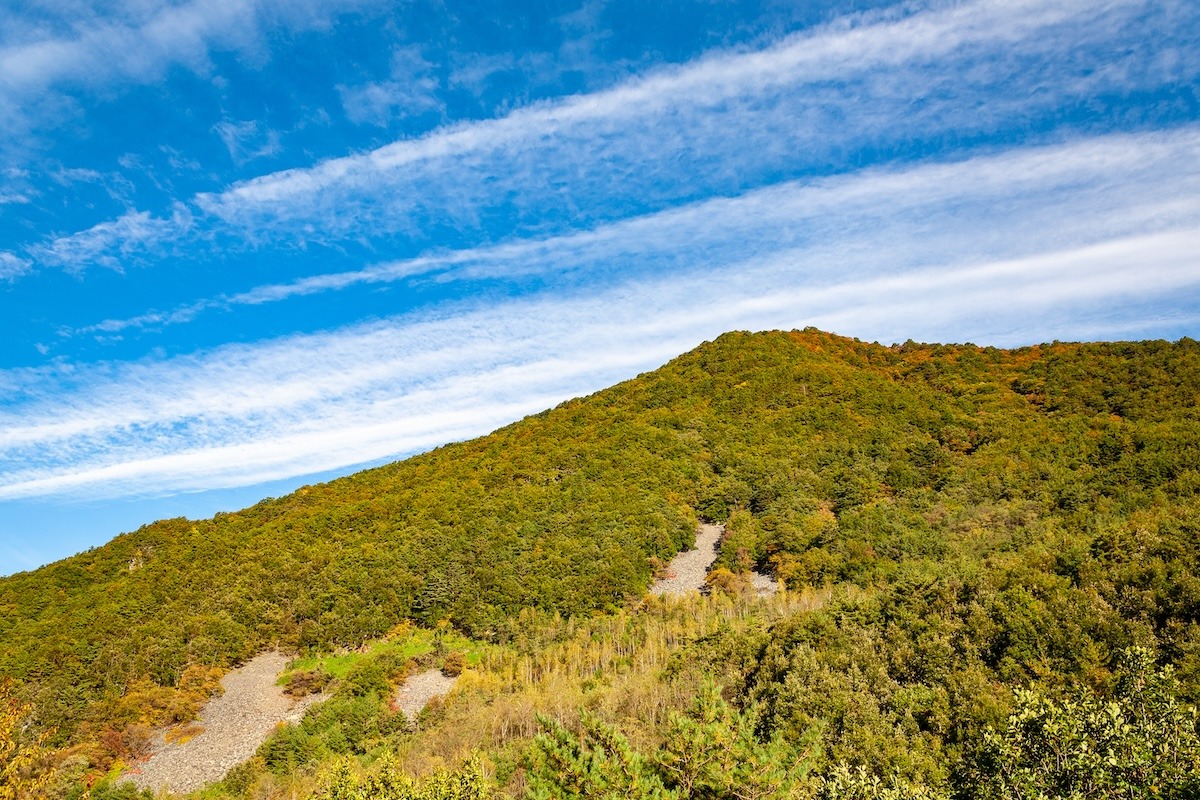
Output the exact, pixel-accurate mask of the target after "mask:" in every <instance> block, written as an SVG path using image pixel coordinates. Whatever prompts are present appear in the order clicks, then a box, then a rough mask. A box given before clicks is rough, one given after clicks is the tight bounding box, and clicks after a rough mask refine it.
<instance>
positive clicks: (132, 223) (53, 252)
mask: <svg viewBox="0 0 1200 800" xmlns="http://www.w3.org/2000/svg"><path fill="white" fill-rule="evenodd" d="M190 224H191V215H190V214H189V213H188V212H187V209H185V208H183V207H176V209H175V210H174V213H173V214H172V216H171V217H168V218H162V217H154V216H152V215H151V214H150V213H149V212H146V211H130V212H128V213H126V214H124V215H123V216H120V217H118V218H117V219H115V220H112V221H110V222H102V223H100V224H98V225H95V226H94V227H92V228H89V229H88V230H86V231H82V232H80V233H75V234H71V235H69V236H61V237H59V238H57V239H52V240H50V241H49V242H46V243H44V244H39V245H35V246H33V247H31V248H29V254H30V255H31V256H33V257H34V258H35V259H36V260H37V261H38V262H42V263H46V264H52V265H56V266H62V267H64V268H66V269H67V270H69V271H73V272H78V271H82V270H83V269H86V268H87V267H90V266H102V267H107V268H109V269H114V270H117V271H121V270H123V269H124V259H125V258H128V257H132V256H134V255H139V256H140V255H141V254H142V253H143V252H144V251H146V250H152V249H155V248H157V247H158V246H159V245H160V244H161V243H162V242H163V241H164V240H167V239H169V238H171V236H172V235H173V234H174V233H175V232H177V231H183V230H187V228H188V227H189V226H190Z"/></svg>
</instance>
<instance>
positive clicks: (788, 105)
mask: <svg viewBox="0 0 1200 800" xmlns="http://www.w3.org/2000/svg"><path fill="white" fill-rule="evenodd" d="M1198 31H1200V10H1196V9H1192V10H1189V7H1183V8H1174V9H1173V10H1172V11H1170V12H1169V13H1168V11H1165V10H1163V9H1162V8H1160V7H1158V6H1156V5H1153V6H1147V5H1146V4H1145V3H1142V2H1135V1H1134V0H1127V1H1123V0H1109V2H1102V3H1095V2H1085V1H1084V0H1054V1H1053V2H996V1H995V0H979V1H978V2H975V3H969V4H966V5H958V4H955V5H948V6H934V7H931V8H926V9H924V10H918V11H916V12H914V13H908V14H905V13H901V12H896V11H892V12H888V13H878V14H874V15H867V16H861V17H853V18H847V19H843V20H840V21H839V22H837V23H835V24H831V25H829V26H826V27H824V28H821V29H818V30H815V31H809V32H806V33H803V34H800V35H796V36H793V37H791V38H788V39H785V40H783V41H782V42H780V43H778V44H776V45H775V46H773V47H769V48H767V49H765V50H762V51H756V52H739V53H719V54H715V55H711V56H709V57H706V58H702V59H699V60H698V61H695V62H692V63H689V64H687V65H684V66H681V67H677V68H672V69H666V70H660V71H658V72H655V73H652V74H651V75H649V76H647V77H643V78H639V79H635V80H632V81H629V82H627V83H624V84H621V85H618V86H616V87H614V88H612V89H609V90H607V91H601V92H596V93H593V94H588V95H580V96H576V97H571V98H567V99H565V100H559V101H555V102H550V103H544V104H539V105H535V106H531V107H527V108H523V109H519V110H517V111H515V112H513V113H511V114H509V115H507V116H505V117H502V118H498V119H493V120H486V121H482V122H470V123H462V124H459V125H454V126H450V127H447V128H444V129H440V130H438V131H435V132H433V133H431V134H429V135H426V136H423V137H421V138H418V139H415V140H405V141H400V142H396V143H393V144H390V145H386V146H384V147H380V148H378V149H376V150H373V151H371V152H368V153H363V154H358V155H351V156H346V157H343V158H337V159H333V160H329V161H325V162H322V163H319V164H317V165H315V166H312V167H307V168H300V169H293V170H286V171H283V172H277V173H272V174H269V175H265V176H262V177H260V178H256V179H253V180H249V181H245V182H242V183H238V184H235V185H233V186H231V187H230V188H229V189H228V190H226V191H223V192H219V193H204V194H200V195H197V196H196V197H194V198H192V199H191V200H190V201H188V207H189V208H190V209H191V210H192V214H193V216H194V217H196V218H197V219H203V220H204V225H203V226H202V227H203V228H204V229H205V230H207V231H213V230H218V231H223V232H224V233H226V234H228V235H229V236H230V237H232V238H233V239H235V240H237V239H241V240H242V241H251V242H254V243H256V244H260V243H262V242H263V241H279V242H288V241H294V242H304V243H311V242H314V241H316V242H338V241H344V240H353V239H356V238H358V237H363V236H366V237H368V238H373V239H380V238H387V237H401V238H402V239H403V240H405V241H409V242H411V243H414V244H415V245H416V246H418V247H420V246H423V245H424V244H428V241H429V240H428V236H429V235H430V234H429V232H430V231H433V230H437V231H446V230H449V229H453V230H457V231H459V232H460V233H459V235H460V238H461V240H462V241H464V242H467V241H480V240H486V239H488V238H490V237H492V236H494V234H493V233H491V232H490V231H494V230H496V229H501V230H505V231H508V232H510V235H516V236H522V237H523V236H530V235H537V234H539V233H540V234H542V235H545V234H546V233H564V232H567V231H570V230H577V229H579V228H589V227H594V226H595V225H599V224H603V223H605V222H611V221H614V220H617V219H620V218H622V217H624V216H626V215H628V213H629V210H630V209H631V208H636V209H639V210H640V211H641V212H642V213H646V212H653V211H657V210H663V209H665V208H669V207H671V206H673V205H676V204H678V203H680V202H687V201H691V200H694V199H695V198H697V197H702V196H706V195H709V194H713V193H716V194H722V195H731V194H740V193H742V192H745V191H747V190H749V189H752V188H755V187H756V186H761V185H766V184H769V183H774V182H776V181H778V180H779V179H780V178H783V179H788V178H802V179H803V178H805V177H806V176H811V175H813V174H814V173H815V174H821V173H830V172H839V171H842V170H844V169H847V168H849V167H852V166H854V165H855V164H857V163H859V162H860V161H861V159H862V158H864V157H865V156H864V155H863V154H864V153H871V154H874V155H873V156H870V157H875V158H883V159H884V160H887V159H889V158H892V157H899V156H900V155H901V154H902V155H904V156H909V155H911V150H912V148H914V147H916V148H917V149H918V150H919V149H920V147H921V143H922V142H929V141H938V142H941V141H944V140H945V139H946V138H954V139H960V140H964V141H968V142H969V141H971V140H981V141H986V140H987V139H988V137H993V136H999V137H1001V138H1003V137H1011V136H1014V135H1016V136H1019V137H1023V138H1028V137H1030V136H1031V135H1033V134H1031V132H1030V131H1031V130H1032V129H1034V128H1036V127H1038V126H1041V125H1044V124H1045V122H1046V120H1051V121H1054V120H1056V119H1057V117H1058V116H1059V115H1060V114H1062V113H1064V112H1063V111H1062V109H1064V108H1072V107H1075V106H1080V105H1084V104H1086V103H1087V102H1089V101H1091V100H1093V99H1094V98H1095V97H1098V96H1111V97H1117V96H1124V95H1128V94H1130V93H1134V92H1146V91H1155V90H1157V89H1160V88H1162V87H1164V86H1178V85H1187V84H1189V83H1191V82H1194V81H1195V80H1196V78H1197V76H1198V75H1200V55H1198V54H1200V33H1198ZM1131 42H1139V43H1142V44H1143V45H1144V43H1146V42H1153V43H1154V45H1153V51H1152V52H1150V53H1147V52H1145V50H1144V47H1139V48H1136V49H1135V48H1131V47H1130V43H1131ZM964 75H965V76H967V79H965V80H964V77H963V76H964ZM1142 113H1147V112H1145V111H1143V112H1142ZM1083 124H1084V125H1086V121H1084V122H1083ZM1134 124H1137V121H1136V120H1134ZM781 173H782V174H781ZM161 222H162V223H163V224H162V227H161V229H160V230H159V231H158V236H159V237H161V238H181V237H184V236H186V235H187V233H188V229H187V228H186V227H182V226H174V225H172V224H171V222H170V221H169V220H162V221H161ZM88 233H89V234H90V233H91V232H88ZM109 233H110V237H109V246H110V247H111V248H113V249H115V250H118V251H120V252H121V254H122V256H123V257H124V258H125V259H132V258H136V256H137V252H138V248H139V247H141V246H143V244H149V243H148V242H143V241H142V240H134V241H132V242H131V241H128V240H124V239H123V238H122V237H121V232H120V231H119V230H116V229H114V230H111V231H109ZM85 235H87V234H85ZM222 241H223V242H225V243H227V240H225V239H223V240H222ZM56 244H57V245H58V246H59V247H60V249H65V250H68V251H70V250H71V248H70V246H69V244H67V243H66V242H59V243H56ZM92 252H93V251H92V250H90V249H84V250H81V251H80V256H81V258H80V262H79V263H80V265H81V266H82V265H83V264H86V263H89V262H88V259H90V258H94V257H96V256H93V255H92Z"/></svg>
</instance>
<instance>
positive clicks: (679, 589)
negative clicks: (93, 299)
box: [650, 524, 779, 597]
mask: <svg viewBox="0 0 1200 800" xmlns="http://www.w3.org/2000/svg"><path fill="white" fill-rule="evenodd" d="M724 534H725V528H724V527H723V526H721V525H707V524H706V525H701V526H700V527H699V528H698V529H697V530H696V547H695V549H694V550H685V551H684V552H682V553H680V554H679V555H677V556H675V557H674V558H673V559H671V563H670V565H669V566H668V567H667V577H666V578H663V579H661V580H658V581H655V582H654V584H653V585H652V586H651V587H650V594H653V595H676V596H678V595H683V594H687V593H688V592H696V591H703V590H704V579H705V578H706V577H707V576H708V569H709V567H711V566H712V565H713V562H714V561H716V560H717V551H718V547H719V545H720V543H721V537H722V536H723V535H724ZM750 585H751V587H752V588H753V589H754V592H755V594H757V595H758V596H759V597H766V596H768V595H772V594H775V593H776V592H778V591H779V584H778V583H776V582H775V580H774V579H773V578H772V577H771V576H770V575H764V574H763V573H761V572H751V573H750Z"/></svg>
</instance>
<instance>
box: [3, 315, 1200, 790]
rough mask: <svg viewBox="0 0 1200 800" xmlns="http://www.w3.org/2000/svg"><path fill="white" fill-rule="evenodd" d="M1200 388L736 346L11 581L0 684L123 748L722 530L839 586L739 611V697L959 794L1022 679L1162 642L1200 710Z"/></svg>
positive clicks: (635, 579)
mask: <svg viewBox="0 0 1200 800" xmlns="http://www.w3.org/2000/svg"><path fill="white" fill-rule="evenodd" d="M1198 401H1200V345H1198V344H1197V343H1196V342H1195V341H1192V340H1190V339H1184V340H1181V341H1179V342H1176V343H1168V342H1161V341H1159V342H1139V343H1108V344H1066V343H1058V342H1056V343H1053V344H1047V345H1039V346H1034V347H1026V348H1020V349H1016V350H1001V349H997V348H992V347H976V346H973V345H925V344H916V343H912V342H909V343H906V344H904V345H896V346H891V347H885V346H880V345H878V344H869V343H863V342H859V341H857V340H849V339H845V338H841V337H837V336H834V335H831V334H827V333H822V332H819V331H816V330H812V329H806V330H804V331H794V332H790V333H783V332H773V333H760V334H747V333H731V334H726V335H724V336H722V337H720V338H719V339H717V340H716V341H714V342H711V343H706V344H704V345H702V346H701V347H699V348H697V349H696V350H694V351H692V352H690V353H687V354H685V355H683V356H680V357H679V358H677V359H675V360H674V361H672V362H670V363H669V364H667V365H665V366H664V367H662V368H661V369H658V370H656V371H654V372H651V373H647V374H644V375H641V376H639V377H637V378H635V379H633V380H630V381H627V382H625V383H622V384H619V385H617V386H614V387H612V388H610V389H607V390H604V391H602V392H599V393H597V394H595V395H592V396H590V397H586V398H582V399H577V400H572V401H569V402H566V403H563V404H562V405H560V406H558V407H557V408H554V409H551V410H548V411H545V412H543V413H540V414H537V415H534V416H532V417H529V418H526V419H524V420H522V421H520V422H517V423H514V424H512V425H509V426H507V427H505V428H502V429H500V430H498V431H496V432H494V433H492V434H490V435H488V436H485V437H482V438H479V439H476V440H472V441H469V442H464V443H459V444H451V445H447V446H445V447H441V448H438V449H437V450H434V451H432V452H429V453H426V454H423V455H420V456H416V457H414V458H410V459H407V460H405V461H402V462H398V463H395V464H391V465H388V466H385V467H381V468H377V469H372V470H367V471H364V472H360V473H358V474H356V475H352V476H349V477H346V478H343V479H339V480H336V481H332V482H329V483H326V484H321V485H314V486H308V487H305V488H302V489H300V490H298V491H296V492H294V493H292V494H290V495H288V496H286V497H280V498H272V499H267V500H264V501H262V502H261V503H259V504H257V505H255V506H253V507H251V508H247V509H244V510H242V511H239V512H236V513H228V514H218V515H216V516H215V517H214V518H212V519H209V520H187V519H172V520H163V521H159V522H155V523H152V524H149V525H146V526H144V527H143V528H141V529H139V530H137V531H135V532H133V533H129V534H125V535H122V536H119V537H117V538H116V539H114V540H113V541H112V542H110V543H108V544H106V545H104V546H103V547H98V548H95V549H92V550H89V551H87V552H85V553H81V554H79V555H77V556H74V557H72V558H69V559H65V560H63V561H60V562H58V563H55V564H52V565H49V566H47V567H44V568H42V569H39V570H36V571H33V572H29V573H22V574H18V575H15V576H12V577H9V578H5V579H0V674H2V675H5V676H9V677H11V678H12V679H14V680H15V689H14V690H13V691H14V696H17V697H20V698H23V700H26V701H28V702H29V703H30V704H31V708H32V709H33V710H32V712H31V715H30V720H31V722H32V724H33V725H34V726H35V727H36V728H38V729H41V730H46V731H50V734H49V738H48V739H47V740H46V741H45V742H44V746H45V747H46V748H56V749H57V750H58V752H60V753H66V752H70V753H74V754H76V755H77V756H79V757H80V758H84V759H90V760H91V761H92V762H93V763H96V764H100V765H101V766H104V765H106V764H108V763H111V762H112V760H113V758H116V757H119V756H120V755H122V753H124V752H125V750H123V748H125V749H127V748H128V736H129V732H130V730H131V729H132V728H133V727H135V726H138V725H142V726H144V725H158V724H165V723H169V722H174V721H181V720H186V719H188V718H190V717H191V716H192V715H193V714H194V713H195V711H196V709H197V708H198V707H199V705H200V704H201V703H202V702H203V701H204V699H206V698H207V696H208V694H209V693H210V692H211V691H212V690H213V688H214V687H215V680H216V677H217V676H219V675H220V674H221V672H222V671H223V670H224V669H227V668H228V667H230V666H231V665H234V664H237V663H239V662H241V661H244V660H246V659H248V658H250V657H251V656H253V655H255V654H256V653H259V652H261V651H263V650H266V649H269V648H273V647H278V648H281V649H283V650H285V651H290V652H297V651H299V652H306V653H313V654H321V653H330V652H333V651H335V650H338V649H339V648H340V649H342V650H346V649H349V650H354V649H358V648H362V647H363V646H364V645H366V644H367V643H369V642H372V641H375V640H378V639H380V638H381V637H384V636H385V635H386V634H387V633H388V632H389V631H391V630H393V629H394V628H395V627H396V626H397V625H399V624H401V623H403V622H405V621H411V622H414V623H417V624H419V625H422V626H427V627H436V626H437V625H438V624H439V622H443V621H446V620H448V621H449V624H451V625H452V626H453V627H454V628H455V629H457V630H458V631H459V632H460V633H461V634H462V635H465V636H468V637H471V638H472V639H473V640H475V641H477V642H480V643H484V644H489V643H490V644H491V645H495V646H497V647H503V646H507V645H512V644H513V643H514V642H519V641H525V639H523V638H522V637H528V636H529V635H531V634H530V630H531V626H532V627H537V626H539V625H544V626H550V627H551V628H552V627H553V626H555V625H558V623H554V622H553V620H554V619H580V620H586V619H592V618H596V619H599V618H601V617H596V616H595V615H606V614H607V615H613V614H627V613H629V611H628V610H629V609H630V608H633V607H634V606H635V605H636V604H637V603H638V602H639V600H640V598H641V597H642V595H643V594H644V592H645V590H646V588H647V586H648V584H649V582H650V580H651V577H652V573H653V571H654V569H655V568H656V566H658V565H661V563H662V562H663V561H664V560H665V559H667V558H669V557H670V556H671V555H673V554H674V553H675V552H677V551H679V550H680V549H682V548H684V547H687V546H689V544H690V542H691V540H692V537H693V536H694V532H695V526H696V524H697V521H698V520H712V521H720V522H723V523H725V525H726V528H727V534H726V538H725V541H724V543H723V545H722V549H721V555H720V558H719V561H718V566H719V567H723V568H725V569H728V570H730V571H731V572H733V573H735V574H736V573H739V572H745V571H747V570H750V569H755V568H756V569H760V570H765V571H769V572H771V573H773V574H774V576H775V577H776V578H777V579H779V580H780V581H782V582H783V583H784V584H785V585H786V587H787V588H788V589H789V590H791V592H792V593H793V594H795V593H802V592H804V591H810V592H815V591H825V592H828V593H830V594H829V595H828V597H829V599H828V601H827V602H823V603H822V604H821V606H822V607H821V608H820V609H809V610H807V611H803V612H802V611H799V610H796V609H793V611H794V613H788V614H786V615H784V616H782V617H779V616H778V615H777V616H775V617H768V616H759V617H755V616H754V615H756V614H760V612H751V611H748V612H746V615H744V616H743V617H742V619H749V618H751V617H753V618H754V619H757V620H758V622H755V623H754V624H752V625H751V624H750V623H737V624H734V623H730V624H732V625H734V628H736V629H737V630H736V631H735V633H736V635H734V634H729V635H730V637H732V638H730V639H729V640H728V641H727V642H726V643H725V645H723V646H727V650H725V651H722V654H714V653H712V652H709V653H708V654H707V655H705V656H704V658H703V659H701V661H702V662H703V663H704V664H707V665H708V666H709V667H711V670H712V672H713V675H716V676H717V678H719V679H720V681H719V682H722V683H723V684H724V685H725V687H726V695H727V696H726V697H725V700H730V701H732V702H734V704H735V705H736V706H738V707H739V708H741V709H742V710H743V711H746V710H748V709H753V710H754V713H755V714H756V715H757V716H756V719H757V720H758V722H757V723H756V725H757V726H758V727H757V731H758V735H760V736H768V734H770V735H777V736H779V737H783V739H782V740H781V741H788V742H793V743H794V742H800V741H804V742H810V743H812V742H814V741H815V742H819V747H818V748H817V750H813V751H811V752H819V753H820V755H819V756H814V758H816V761H814V762H813V764H815V765H816V766H814V767H813V768H814V769H817V768H818V767H820V765H822V764H824V765H825V766H829V765H833V764H836V763H846V764H851V765H859V766H862V767H863V768H867V767H869V768H871V769H874V770H877V771H882V772H883V773H884V774H887V772H888V771H889V770H890V771H891V772H892V773H896V774H904V775H908V776H910V777H912V778H913V780H920V781H924V782H926V783H929V784H930V785H935V786H943V787H944V786H952V787H953V786H961V785H965V784H963V783H961V781H964V780H966V778H963V777H962V775H963V774H965V773H961V770H963V769H966V768H965V767H962V766H961V765H962V764H964V763H966V762H964V761H963V760H962V759H963V758H965V757H966V754H967V752H968V751H969V750H970V749H971V748H972V747H975V746H976V745H977V743H978V742H979V741H981V739H980V737H981V736H982V735H983V733H982V732H983V731H984V730H985V729H986V728H987V726H988V725H1002V724H1003V720H1004V715H1005V714H1006V713H1007V712H1008V711H1009V710H1010V709H1011V708H1012V703H1013V699H1012V689H1013V688H1014V687H1018V686H1025V685H1030V684H1031V683H1032V684H1037V685H1039V686H1045V687H1048V689H1052V690H1058V689H1063V688H1064V687H1068V686H1072V685H1084V686H1088V687H1091V688H1092V689H1093V690H1095V691H1097V692H1101V693H1103V692H1105V691H1113V687H1114V686H1115V685H1116V684H1115V682H1116V681H1117V680H1118V679H1117V677H1115V676H1117V675H1118V672H1119V670H1118V664H1117V662H1118V660H1119V659H1118V654H1119V653H1121V652H1124V651H1125V650H1127V649H1128V648H1129V647H1130V646H1133V645H1142V646H1145V647H1148V648H1150V650H1151V651H1152V652H1153V653H1154V654H1155V658H1156V659H1157V663H1159V664H1169V665H1172V668H1173V669H1174V675H1175V676H1176V677H1175V680H1177V681H1178V686H1177V689H1176V695H1177V697H1178V698H1179V699H1180V700H1181V701H1184V702H1196V701H1197V700H1198V699H1200V578H1198V577H1197V576H1198V575H1200V564H1198V563H1197V558H1198V554H1200V501H1198V499H1197V491H1200V409H1198V405H1197V404H1198ZM806 587H807V589H806ZM764 613H765V612H764ZM555 615H558V616H557V617H556V616H555ZM532 620H540V622H536V623H535V622H533V621H532ZM597 624H599V623H597ZM631 624H632V623H631ZM638 624H640V623H638ZM738 625H742V627H741V628H738V627H737V626H738ZM746 626H749V627H746ZM538 630H542V629H541V628H538ZM556 630H557V629H556ZM731 630H732V629H731ZM739 631H740V632H739ZM564 636H565V634H564ZM534 638H537V637H536V636H535V637H534ZM550 639H553V637H550ZM547 641H549V640H547ZM558 641H560V643H561V641H565V640H563V639H561V637H560V639H559V640H558ZM522 646H524V645H522ZM547 646H549V645H547ZM672 646H674V645H672ZM680 646H682V645H680ZM847 676H850V677H847ZM714 679H716V678H714ZM663 680H666V678H663ZM889 732H890V733H889ZM889 736H890V737H892V739H891V740H889V739H888V737H889ZM647 737H648V738H646V741H647V742H648V741H651V740H652V739H653V737H652V736H651V735H650V734H647ZM814 737H815V738H814ZM880 737H882V738H880ZM764 741H767V740H764ZM763 746H764V747H765V746H766V745H763ZM72 748H74V749H72ZM956 764H958V765H959V766H955V765H956ZM830 768H832V767H830ZM956 770H958V772H956ZM960 773H961V774H960ZM814 774H815V773H814ZM830 774H832V773H830ZM847 774H849V773H847ZM956 776H958V777H956ZM827 779H828V780H829V781H832V780H833V778H829V777H828V776H827ZM823 780H825V779H823ZM847 780H849V779H847ZM954 781H959V782H960V783H957V784H956V783H954ZM829 785H833V784H829ZM668 788H670V787H668Z"/></svg>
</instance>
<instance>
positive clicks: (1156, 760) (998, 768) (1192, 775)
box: [974, 648, 1200, 800]
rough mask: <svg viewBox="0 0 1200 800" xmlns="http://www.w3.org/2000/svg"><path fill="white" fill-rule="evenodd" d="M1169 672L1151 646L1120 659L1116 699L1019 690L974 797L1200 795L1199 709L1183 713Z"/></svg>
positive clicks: (994, 734)
mask: <svg viewBox="0 0 1200 800" xmlns="http://www.w3.org/2000/svg"><path fill="white" fill-rule="evenodd" d="M1178 688H1179V686H1178V681H1177V680H1176V679H1175V677H1174V672H1173V671H1172V669H1171V667H1170V666H1166V667H1163V668H1162V669H1157V670H1156V669H1155V668H1154V658H1153V656H1152V654H1151V653H1150V651H1149V650H1146V649H1145V648H1131V649H1129V650H1126V651H1125V652H1124V653H1123V654H1122V657H1121V664H1120V667H1119V671H1118V681H1117V687H1116V691H1115V696H1114V697H1113V698H1112V699H1111V700H1104V699H1101V698H1099V697H1097V696H1095V695H1094V694H1092V693H1090V692H1079V693H1078V694H1076V695H1075V696H1074V697H1068V698H1066V699H1063V700H1054V699H1051V698H1048V697H1044V696H1042V695H1040V694H1038V693H1037V692H1033V691H1029V690H1018V691H1017V692H1016V705H1017V708H1016V710H1015V711H1014V712H1013V714H1012V715H1011V716H1010V717H1009V719H1008V725H1007V727H1006V728H1005V729H1004V730H1003V731H996V730H990V731H989V732H988V733H987V734H986V735H985V741H984V755H983V759H982V763H981V768H980V769H979V771H978V772H977V773H976V775H975V776H974V778H975V781H974V782H975V784H976V786H975V790H974V794H975V795H976V796H978V797H983V798H995V799H996V800H1027V799H1028V800H1034V798H1038V799H1039V800H1040V798H1050V797H1055V798H1059V797H1061V798H1071V800H1076V799H1077V798H1078V799H1080V800H1082V798H1130V800H1134V799H1135V798H1165V799H1171V798H1178V799H1179V800H1183V799H1184V798H1194V797H1197V796H1200V736H1198V735H1197V730H1196V709H1195V708H1191V707H1188V708H1185V707H1183V706H1182V705H1181V704H1180V702H1179V700H1178V699H1177V697H1176V695H1177V692H1178Z"/></svg>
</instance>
